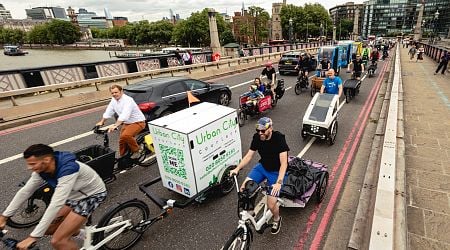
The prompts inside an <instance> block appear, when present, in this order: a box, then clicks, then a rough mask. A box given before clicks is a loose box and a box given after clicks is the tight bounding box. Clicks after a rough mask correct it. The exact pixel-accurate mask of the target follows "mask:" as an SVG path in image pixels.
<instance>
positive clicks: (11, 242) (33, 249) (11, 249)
mask: <svg viewBox="0 0 450 250" xmlns="http://www.w3.org/2000/svg"><path fill="white" fill-rule="evenodd" d="M7 233H8V231H7V230H1V231H0V240H1V241H2V243H3V245H4V246H5V249H6V250H16V249H17V244H19V241H18V240H16V239H12V238H7V239H3V237H5V235H6V234H7ZM28 249H30V250H39V248H38V247H37V245H36V244H35V243H34V244H32V245H31V246H29V247H28Z"/></svg>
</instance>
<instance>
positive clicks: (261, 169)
mask: <svg viewBox="0 0 450 250" xmlns="http://www.w3.org/2000/svg"><path fill="white" fill-rule="evenodd" d="M272 125H273V124H272V120H271V119H270V118H268V117H263V118H261V119H259V120H258V123H257V124H256V133H255V134H254V135H253V139H252V143H251V145H250V149H249V150H248V152H247V154H246V155H245V156H244V158H243V159H242V161H241V162H240V163H239V165H238V166H237V167H236V168H235V169H233V170H231V172H230V174H237V173H238V172H239V170H241V169H242V168H244V167H245V166H246V165H247V164H248V163H249V162H250V161H251V160H252V158H253V156H254V154H255V152H256V151H258V153H259V155H260V157H261V159H260V160H259V163H258V164H256V166H255V167H253V169H252V170H251V171H250V173H249V175H248V176H247V178H246V179H245V181H244V183H242V186H241V190H242V189H243V188H244V187H245V183H246V182H247V181H249V180H253V181H255V182H257V183H260V182H262V181H263V180H265V179H267V182H268V184H269V185H271V187H272V190H271V192H270V195H269V196H268V199H267V205H268V207H269V209H270V211H271V212H272V214H273V225H272V230H271V233H272V234H277V233H279V232H280V226H281V216H280V211H279V207H278V206H277V197H278V195H279V194H280V190H281V185H282V184H283V182H284V179H285V176H286V169H287V165H288V151H289V147H288V145H287V143H286V138H285V136H284V134H282V133H280V132H278V131H274V130H273V126H272Z"/></svg>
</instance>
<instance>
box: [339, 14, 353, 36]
mask: <svg viewBox="0 0 450 250" xmlns="http://www.w3.org/2000/svg"><path fill="white" fill-rule="evenodd" d="M336 32H337V36H338V39H345V38H347V37H349V34H350V33H351V32H353V21H352V20H350V19H341V20H340V21H339V22H338V24H337V27H336Z"/></svg>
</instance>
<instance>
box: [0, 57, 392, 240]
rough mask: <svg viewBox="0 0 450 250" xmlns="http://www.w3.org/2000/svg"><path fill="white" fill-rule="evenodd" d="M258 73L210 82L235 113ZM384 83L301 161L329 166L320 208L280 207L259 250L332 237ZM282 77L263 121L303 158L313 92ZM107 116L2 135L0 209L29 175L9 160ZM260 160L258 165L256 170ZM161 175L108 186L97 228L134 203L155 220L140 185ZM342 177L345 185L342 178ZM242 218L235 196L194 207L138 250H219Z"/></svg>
mask: <svg viewBox="0 0 450 250" xmlns="http://www.w3.org/2000/svg"><path fill="white" fill-rule="evenodd" d="M383 66H384V63H383V62H379V64H378V68H379V71H381V70H380V69H382V68H383ZM259 73H260V70H259V69H258V70H251V71H246V72H244V73H240V74H237V75H231V76H227V77H223V78H220V79H216V80H212V81H215V82H222V83H226V84H228V85H230V86H231V87H232V91H233V97H232V102H231V104H230V106H231V107H235V108H237V107H238V97H239V95H240V94H242V93H244V92H245V91H247V89H248V84H243V85H240V86H236V85H238V84H240V83H243V82H247V81H250V80H252V79H253V78H254V77H257V76H259ZM378 76H379V74H377V75H376V77H374V78H365V80H364V81H363V83H362V86H361V90H360V93H359V95H358V96H356V98H355V99H354V100H352V102H351V103H349V104H344V105H343V107H342V109H341V110H340V112H339V116H338V121H339V129H338V133H337V138H336V142H335V144H334V145H333V146H329V145H328V144H327V143H326V142H325V141H320V140H315V141H314V142H313V143H312V145H311V146H310V147H309V148H308V149H307V151H306V152H305V153H304V155H303V158H306V159H311V160H314V161H320V162H323V163H325V164H327V165H328V166H329V172H330V176H331V179H330V183H329V187H328V190H327V194H326V196H325V199H324V201H323V202H322V204H321V205H320V206H319V205H318V204H317V203H316V202H315V201H314V199H312V200H311V201H310V203H308V204H307V206H306V207H305V208H281V214H282V216H283V223H282V228H281V232H280V233H279V234H278V235H276V236H274V235H271V234H270V232H269V230H266V232H265V233H264V235H259V234H256V233H255V237H254V241H253V244H252V248H253V249H292V248H294V247H300V248H302V247H304V248H309V247H310V246H311V243H312V240H313V239H314V237H315V236H316V232H317V231H318V230H319V231H320V230H322V231H324V230H325V232H326V227H327V225H328V224H327V223H328V222H329V219H327V220H325V222H326V223H323V221H322V223H320V226H319V221H320V219H322V218H323V216H324V212H325V213H328V214H327V216H326V218H328V217H332V210H331V214H330V211H328V212H326V211H327V209H326V208H328V207H331V208H333V206H331V205H333V204H335V202H336V197H339V193H338V191H340V185H338V186H336V184H339V181H340V184H342V181H345V174H346V172H345V171H344V172H343V171H342V169H344V168H343V167H342V166H343V165H344V163H347V162H351V161H352V159H353V156H354V153H355V151H357V148H356V149H354V148H353V149H352V146H353V145H357V143H358V140H359V139H358V138H359V135H358V134H357V132H358V131H361V130H360V128H361V127H362V128H363V127H364V126H365V122H367V120H364V119H363V118H364V116H363V115H364V114H366V113H367V112H368V111H370V107H371V106H370V103H369V102H367V104H366V100H367V99H368V97H369V95H370V93H371V91H372V90H373V89H374V88H376V87H377V86H378V85H377V83H378V82H380V80H378ZM341 77H342V78H343V80H345V79H348V78H349V77H350V74H347V73H345V72H342V73H341ZM281 78H284V79H285V86H286V88H287V91H286V93H285V94H284V96H283V98H282V99H281V100H279V102H278V105H277V106H276V107H275V108H274V109H273V110H269V111H268V112H267V113H265V114H264V115H265V116H269V117H271V118H272V119H273V122H274V129H275V130H278V131H281V132H282V133H284V134H285V135H286V139H287V143H288V145H289V147H290V150H291V151H290V154H291V155H298V154H299V153H300V152H301V151H302V150H303V149H304V148H305V146H306V145H307V144H308V143H309V142H310V139H307V140H303V139H302V138H301V136H300V130H301V124H302V119H303V115H304V112H305V110H306V107H307V105H308V104H309V103H310V100H311V96H310V94H309V89H308V92H304V93H302V94H300V95H296V94H295V93H294V89H293V86H294V85H295V79H296V78H295V76H281ZM233 86H236V87H233ZM341 101H343V99H341ZM102 112H103V108H102V107H100V108H97V109H94V110H91V111H88V112H84V113H83V114H82V115H71V116H67V117H64V119H58V120H55V119H52V120H47V121H44V122H41V123H39V124H33V125H32V126H28V127H21V128H16V129H15V131H11V132H8V131H10V130H8V131H1V132H0V145H2V149H1V152H0V173H1V176H0V184H1V186H2V188H1V190H2V192H1V193H0V210H3V209H4V208H5V207H6V206H7V204H8V202H9V201H10V200H11V198H12V197H13V195H14V194H15V192H16V191H17V190H18V186H17V184H18V183H19V182H21V181H22V180H24V179H27V178H28V176H29V172H28V171H27V170H26V166H25V164H24V160H23V159H21V158H19V159H15V160H11V158H9V159H10V160H8V159H7V158H8V157H11V156H14V155H17V154H20V153H21V152H22V151H23V150H24V149H25V148H26V147H27V146H28V145H31V144H34V143H46V144H51V143H55V142H59V141H62V140H65V139H67V138H71V137H74V136H76V135H80V134H83V133H86V132H88V131H90V129H92V127H93V126H94V124H95V123H96V122H97V121H98V119H99V118H100V117H101V114H102ZM257 119H258V118H257V117H254V118H250V120H249V121H247V123H246V124H245V125H244V126H243V127H241V129H240V133H241V141H242V150H243V153H244V154H245V152H246V151H247V150H248V148H249V145H250V141H251V136H252V135H253V133H254V132H255V129H254V128H255V127H254V124H255V122H256V121H257ZM111 138H112V140H111V146H112V147H113V148H117V147H118V146H117V136H114V135H113V136H112V137H111ZM98 143H100V144H101V143H102V141H101V138H96V136H95V135H90V136H86V137H82V138H79V139H76V140H73V141H70V142H67V143H63V144H61V145H59V146H57V147H56V149H57V150H67V151H75V150H78V149H80V148H83V147H87V146H89V145H91V144H98ZM257 160H258V159H256V158H255V159H254V160H253V162H252V165H253V164H255V163H256V162H257ZM250 169H251V166H247V167H246V168H244V170H243V171H242V173H241V175H240V180H241V181H242V180H243V178H244V177H245V176H246V174H247V173H248V171H249V170H250ZM158 175H159V172H158V168H157V166H156V164H155V165H153V166H151V167H149V168H134V169H132V170H130V171H128V172H126V173H124V174H121V175H119V176H118V178H117V180H116V181H115V182H113V183H111V184H109V185H108V198H107V200H106V202H105V204H103V205H102V206H101V207H100V208H99V209H98V210H97V211H96V212H95V213H94V221H98V219H99V218H100V217H101V215H102V213H103V212H104V211H105V210H106V209H107V208H108V207H110V206H111V205H113V204H116V203H117V202H120V201H125V200H128V199H133V198H138V199H141V200H143V201H145V202H146V203H147V204H148V205H149V207H150V211H151V214H153V215H154V214H156V213H157V212H158V208H157V207H156V206H155V205H154V204H153V203H152V202H151V201H150V200H149V199H148V198H146V197H145V196H144V195H143V194H142V193H141V192H140V191H139V190H138V184H140V183H143V182H146V181H149V180H150V179H153V178H154V177H156V176H158ZM341 175H342V177H344V178H338V177H340V176H341ZM338 179H339V180H338ZM336 187H339V188H336ZM155 193H157V194H158V195H160V196H161V197H166V198H175V199H178V198H180V196H178V195H176V194H174V193H172V192H170V191H168V190H165V189H164V188H163V187H162V185H156V186H155ZM355 206H356V204H355ZM236 211H237V195H236V193H235V192H232V193H230V194H228V195H227V196H225V197H217V198H216V197H212V198H210V199H208V200H206V201H205V202H204V203H202V204H198V203H194V204H192V205H190V206H188V207H187V208H185V209H175V210H174V212H173V214H171V215H170V216H169V217H167V218H165V219H163V220H161V221H159V222H157V223H156V224H155V225H153V226H152V227H151V228H150V229H149V230H148V231H146V232H145V234H144V235H143V238H142V240H141V241H140V242H139V243H138V244H137V245H136V247H135V249H167V248H170V249H220V248H221V246H222V245H223V244H224V243H225V242H226V240H227V239H228V237H229V236H230V235H231V234H232V232H233V231H234V229H235V227H236V226H237V221H238V217H237V213H236ZM348 226H351V225H348ZM30 231H31V230H22V231H20V230H16V229H11V232H10V235H9V237H16V238H18V239H21V238H23V237H26V236H27V234H28V233H29V232H30ZM316 239H317V237H316ZM319 239H321V238H319ZM316 243H317V242H316ZM40 246H41V249H49V248H50V247H49V245H48V243H47V240H43V241H41V243H40Z"/></svg>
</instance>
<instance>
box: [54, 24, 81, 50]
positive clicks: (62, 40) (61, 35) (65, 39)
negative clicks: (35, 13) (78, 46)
mask: <svg viewBox="0 0 450 250" xmlns="http://www.w3.org/2000/svg"><path fill="white" fill-rule="evenodd" d="M45 25H46V28H47V34H48V37H49V39H50V42H51V43H56V44H72V43H74V42H76V41H78V40H80V37H81V33H80V30H79V28H78V27H77V26H75V25H73V24H72V23H71V22H68V21H62V20H57V19H54V20H52V21H51V22H49V23H47V24H45Z"/></svg>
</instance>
